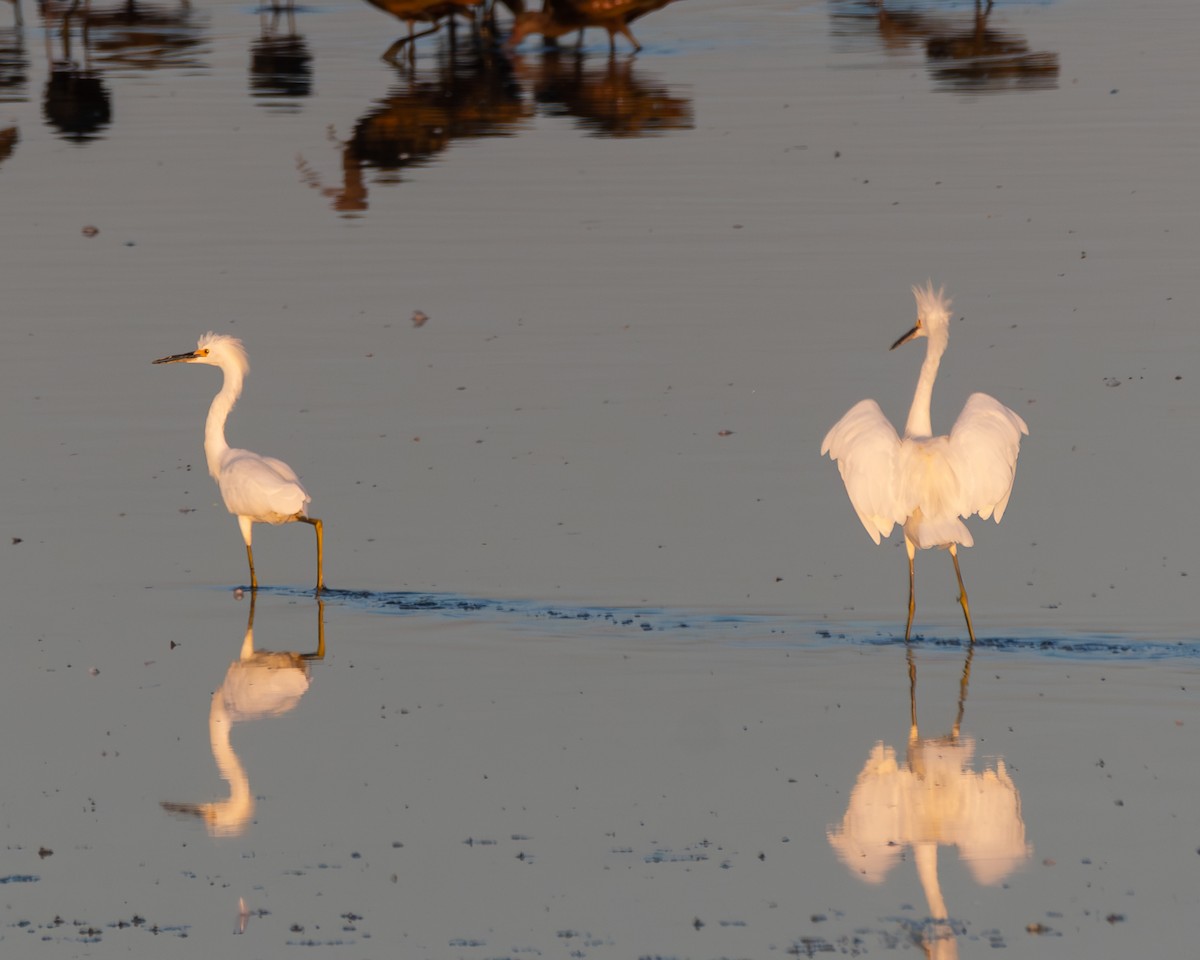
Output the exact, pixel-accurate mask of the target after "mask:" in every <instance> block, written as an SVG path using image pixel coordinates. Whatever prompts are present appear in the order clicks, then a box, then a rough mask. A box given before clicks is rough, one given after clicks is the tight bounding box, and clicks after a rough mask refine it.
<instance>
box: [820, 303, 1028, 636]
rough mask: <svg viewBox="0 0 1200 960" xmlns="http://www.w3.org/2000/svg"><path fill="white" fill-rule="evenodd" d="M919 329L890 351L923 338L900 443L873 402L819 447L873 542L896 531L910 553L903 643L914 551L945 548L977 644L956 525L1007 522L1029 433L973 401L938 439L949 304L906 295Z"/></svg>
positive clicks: (1000, 411) (962, 534) (1008, 416)
mask: <svg viewBox="0 0 1200 960" xmlns="http://www.w3.org/2000/svg"><path fill="white" fill-rule="evenodd" d="M913 295H914V296H915V297H916V299H917V323H916V326H914V327H913V328H912V329H911V330H909V331H908V333H906V334H904V336H902V337H900V339H898V340H897V341H896V342H895V343H893V344H892V347H891V349H893V350H895V349H896V347H898V346H900V345H901V344H904V343H908V341H910V340H915V339H917V338H919V337H924V338H926V340H927V341H928V342H927V345H926V348H925V362H924V363H923V364H922V365H921V375H920V377H919V378H918V379H917V390H916V393H915V394H914V395H913V402H912V407H911V408H910V409H909V411H908V422H907V424H906V425H905V427H904V436H903V437H901V436H900V435H899V434H897V433H896V428H895V427H893V426H892V424H891V422H890V421H889V420H888V419H887V417H885V416H884V415H883V411H882V410H880V409H879V404H878V403H876V402H875V401H874V400H860V401H859V402H858V403H856V404H855V405H854V406H853V407H851V408H850V409H849V410H848V411H847V413H846V415H845V416H844V417H842V419H841V420H839V421H838V422H837V423H836V424H834V425H833V429H831V430H830V431H829V433H827V434H826V435H825V439H824V440H823V441H822V442H821V453H822V455H824V454H826V453H828V454H829V456H830V457H832V458H833V459H834V460H836V461H837V465H838V470H839V471H840V472H841V475H842V480H843V481H844V482H845V484H846V493H847V494H849V496H850V502H851V503H852V504H853V505H854V510H855V512H856V513H857V514H858V519H859V520H861V521H862V525H863V526H864V527H866V530H867V533H869V534H870V535H871V539H872V540H874V541H875V542H876V543H879V539H880V537H886V536H888V535H890V534H891V532H892V528H893V526H894V525H895V524H897V523H899V524H901V525H902V526H903V528H904V545H905V547H906V548H907V550H908V622H907V623H906V624H905V626H904V639H905V641H907V640H908V638H909V634H910V632H911V630H912V622H913V613H914V612H915V611H916V601H915V599H914V593H913V591H914V582H913V581H914V564H913V561H914V558H915V557H916V552H917V549H918V548H920V549H922V550H924V549H928V548H929V547H944V548H946V549H948V550H949V551H950V556H951V557H952V558H953V559H954V574H955V576H956V577H957V578H958V599H959V603H961V604H962V608H963V616H965V617H966V620H967V633H968V635H969V636H970V638H971V642H972V643H974V642H975V628H974V627H973V626H972V625H971V609H970V607H969V606H968V604H967V591H966V588H965V587H964V586H963V579H962V571H961V570H960V569H959V566H958V547H959V545H960V544H961V545H962V546H964V547H969V546H971V545H972V544H974V542H975V541H974V540H973V539H972V537H971V532H970V531H969V530H968V529H967V527H966V525H965V524H964V523H963V520H964V519H965V518H967V517H970V516H972V515H973V514H976V513H977V514H979V516H981V517H983V518H984V519H985V520H986V519H987V518H988V517H995V518H996V522H997V523H999V522H1000V518H1001V517H1003V516H1004V510H1005V508H1006V507H1007V506H1008V498H1009V496H1010V495H1011V494H1012V487H1013V479H1014V477H1015V476H1016V469H1017V453H1018V450H1019V448H1020V445H1021V435H1022V434H1028V433H1029V427H1027V426H1026V425H1025V421H1024V420H1022V419H1021V418H1020V416H1018V415H1017V414H1016V413H1015V412H1013V411H1012V410H1010V409H1009V408H1008V407H1006V406H1005V405H1004V404H1002V403H1001V402H1000V401H999V400H997V399H996V398H995V397H990V396H988V395H987V394H986V393H973V394H971V396H970V397H968V398H967V402H966V405H965V406H964V407H963V409H962V413H960V414H959V415H958V419H957V420H956V421H955V422H954V426H953V427H952V428H951V430H950V433H949V434H948V435H943V436H939V437H935V436H934V435H933V427H932V425H931V423H930V400H931V399H932V397H933V382H934V380H935V379H937V372H938V364H939V363H940V362H941V359H942V354H943V353H945V352H946V344H947V343H948V341H949V339H950V300H949V299H948V298H947V297H946V293H945V289H944V288H942V289H939V290H934V289H933V283H932V282H929V283H927V284H926V285H925V286H924V287H913Z"/></svg>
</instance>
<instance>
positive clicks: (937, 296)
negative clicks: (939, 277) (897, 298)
mask: <svg viewBox="0 0 1200 960" xmlns="http://www.w3.org/2000/svg"><path fill="white" fill-rule="evenodd" d="M912 292H913V296H914V297H916V298H917V323H916V326H914V327H913V328H912V329H911V330H909V331H908V333H906V334H904V336H902V337H901V338H900V339H899V340H897V341H896V342H895V343H893V344H892V347H891V349H893V350H895V349H896V348H897V347H898V346H900V345H901V344H902V343H908V341H909V340H915V339H916V338H917V337H932V338H934V339H935V340H941V341H942V342H943V343H945V341H946V340H947V339H948V338H949V336H950V303H951V301H950V298H949V297H947V296H946V288H945V287H939V288H938V289H937V290H934V289H933V281H932V280H928V281H926V283H925V286H923V287H913V288H912Z"/></svg>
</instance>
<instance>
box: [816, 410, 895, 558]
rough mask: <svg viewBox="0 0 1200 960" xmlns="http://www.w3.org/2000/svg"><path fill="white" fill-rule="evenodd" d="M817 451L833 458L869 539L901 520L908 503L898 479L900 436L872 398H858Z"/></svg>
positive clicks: (878, 536)
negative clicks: (869, 536)
mask: <svg viewBox="0 0 1200 960" xmlns="http://www.w3.org/2000/svg"><path fill="white" fill-rule="evenodd" d="M821 453H822V454H826V453H828V454H829V455H830V456H831V457H832V458H833V459H834V460H836V461H837V465H838V471H839V472H840V473H841V475H842V481H843V482H844V483H845V484H846V493H847V494H849V496H850V502H851V503H852V504H853V505H854V510H855V512H856V513H858V519H859V520H861V521H862V525H863V526H864V527H866V530H867V533H869V534H870V535H871V539H872V540H874V541H875V542H876V543H879V538H880V537H881V536H884V537H886V536H888V534H890V533H891V532H892V527H893V526H894V525H895V524H897V523H903V522H904V520H905V518H906V517H907V516H908V515H909V512H910V508H911V507H912V504H910V503H907V502H905V501H906V496H905V494H904V490H903V489H902V487H903V485H902V484H901V482H900V476H899V473H898V463H899V454H900V437H899V435H898V434H897V433H896V428H895V427H893V426H892V423H891V421H890V420H888V418H887V417H885V416H884V415H883V411H882V410H880V409H879V404H877V403H876V402H875V401H874V400H860V401H859V402H858V403H856V404H855V405H854V406H853V407H851V408H850V409H849V410H848V411H847V412H846V415H845V416H844V417H842V419H841V420H839V421H838V422H837V423H835V424H834V425H833V429H831V430H830V431H829V433H827V434H826V435H825V439H824V440H823V441H821Z"/></svg>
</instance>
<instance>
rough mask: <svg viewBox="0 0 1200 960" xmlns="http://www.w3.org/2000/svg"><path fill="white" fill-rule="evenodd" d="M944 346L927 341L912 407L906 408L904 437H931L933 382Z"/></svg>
mask: <svg viewBox="0 0 1200 960" xmlns="http://www.w3.org/2000/svg"><path fill="white" fill-rule="evenodd" d="M945 349H946V345H945V344H939V343H936V342H935V341H933V340H930V341H929V347H928V349H927V350H926V352H925V362H924V363H923V364H921V376H920V377H918V378H917V389H916V392H915V393H914V394H913V402H912V406H911V407H909V408H908V422H907V423H906V424H905V425H904V435H905V436H906V437H932V436H933V422H932V421H931V419H930V406H931V403H932V401H933V381H934V380H936V379H937V372H938V364H940V363H941V362H942V353H943V352H945Z"/></svg>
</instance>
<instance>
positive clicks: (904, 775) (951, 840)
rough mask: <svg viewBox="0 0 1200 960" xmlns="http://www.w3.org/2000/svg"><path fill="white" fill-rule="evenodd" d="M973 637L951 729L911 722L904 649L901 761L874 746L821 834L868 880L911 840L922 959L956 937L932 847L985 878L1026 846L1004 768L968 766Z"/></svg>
mask: <svg viewBox="0 0 1200 960" xmlns="http://www.w3.org/2000/svg"><path fill="white" fill-rule="evenodd" d="M974 655H975V647H974V645H973V644H972V645H971V647H970V649H969V651H968V653H967V659H966V662H965V663H964V665H963V674H962V682H961V688H960V695H959V701H958V714H957V716H956V717H955V721H954V726H953V727H952V729H951V732H950V734H949V735H946V736H941V737H932V738H922V737H921V735H920V732H919V730H918V727H917V705H916V663H915V661H914V659H913V654H912V648H911V647H910V648H909V652H908V670H909V696H910V704H911V727H910V730H909V737H908V753H907V757H906V759H905V761H904V762H903V763H901V762H900V761H899V760H898V758H897V755H896V751H895V749H893V748H892V747H889V746H886V745H885V744H884V743H883V742H882V741H880V742H878V743H876V744H875V746H874V748H873V749H872V750H871V754H870V756H869V757H868V758H867V762H866V764H865V765H864V766H863V769H862V772H860V773H859V775H858V781H857V783H855V785H854V789H853V791H851V794H850V803H849V805H848V807H847V808H846V815H845V816H844V817H843V818H842V822H841V823H840V824H839V825H837V826H835V827H831V828H829V830H828V831H827V833H826V836H827V837H828V839H829V843H830V845H831V846H832V847H833V848H834V850H835V851H836V852H837V855H838V857H839V858H840V859H841V861H842V862H843V863H844V864H845V865H846V866H847V868H849V869H850V871H851V872H852V873H854V874H856V875H857V876H859V877H860V878H861V879H862V880H863V881H864V882H866V883H873V884H877V883H882V882H883V880H884V878H885V877H886V876H887V874H888V872H889V871H890V870H891V869H892V867H893V866H895V865H896V863H897V862H898V861H899V860H900V859H901V857H902V855H903V853H904V850H905V848H906V847H912V851H913V860H914V861H915V862H916V866H917V874H918V876H919V877H920V880H921V887H922V889H923V890H924V892H925V899H926V901H927V903H928V904H929V915H930V918H931V922H930V923H928V924H927V925H926V926H925V928H924V930H923V931H921V933H920V943H919V945H920V946H921V948H922V949H923V950H924V952H925V955H926V956H929V957H938V958H940V960H949V958H955V957H957V956H958V941H957V939H956V937H955V933H954V928H953V926H952V925H951V923H950V921H949V917H950V914H949V911H948V909H947V907H946V901H945V898H944V897H943V895H942V889H941V884H940V883H939V881H938V862H937V856H938V847H939V846H940V845H953V846H956V847H958V854H959V857H960V858H961V859H962V860H964V861H965V862H966V864H967V868H968V869H969V870H970V872H971V875H972V876H973V877H974V878H975V880H976V881H977V882H978V883H980V884H982V885H984V886H993V885H995V884H998V883H999V882H1000V881H1002V880H1003V879H1004V878H1005V877H1007V876H1008V875H1009V874H1010V873H1012V871H1013V870H1015V869H1016V868H1017V867H1018V866H1019V865H1020V864H1021V863H1022V862H1023V861H1024V860H1026V859H1027V858H1028V857H1029V856H1030V854H1031V853H1032V850H1033V848H1032V847H1031V846H1030V845H1029V844H1028V843H1026V840H1025V821H1024V820H1023V819H1022V816H1021V796H1020V793H1019V792H1018V790H1017V788H1016V785H1015V784H1014V783H1013V781H1012V778H1011V777H1010V776H1009V773H1008V767H1007V766H1006V765H1005V763H1004V761H1003V760H1002V759H996V761H995V766H994V767H988V766H986V765H985V767H984V769H983V770H982V772H976V771H975V770H974V769H973V762H974V758H975V740H974V738H972V737H969V736H964V735H963V734H962V733H961V732H960V727H961V724H962V715H963V708H964V705H965V703H966V696H967V684H968V682H969V680H970V674H971V660H972V658H973V657H974Z"/></svg>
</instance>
